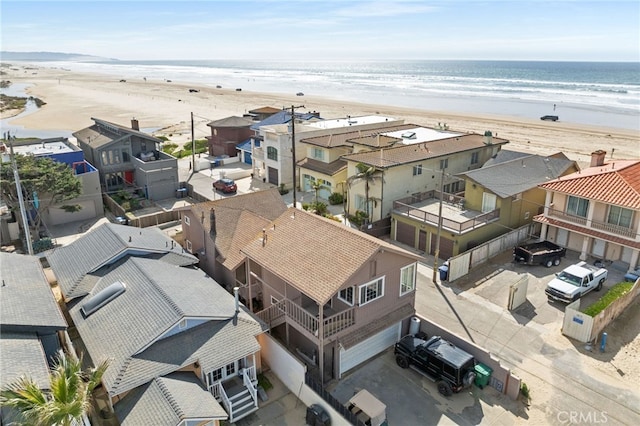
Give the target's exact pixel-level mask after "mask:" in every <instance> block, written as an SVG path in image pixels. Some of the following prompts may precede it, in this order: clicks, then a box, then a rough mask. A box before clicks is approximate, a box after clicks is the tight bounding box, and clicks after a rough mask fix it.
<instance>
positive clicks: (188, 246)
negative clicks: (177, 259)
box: [185, 240, 193, 253]
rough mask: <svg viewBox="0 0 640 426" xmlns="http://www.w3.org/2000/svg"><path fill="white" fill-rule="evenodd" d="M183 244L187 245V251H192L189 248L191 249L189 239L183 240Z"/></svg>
mask: <svg viewBox="0 0 640 426" xmlns="http://www.w3.org/2000/svg"><path fill="white" fill-rule="evenodd" d="M185 245H186V246H187V251H188V252H189V253H192V251H191V250H192V249H193V247H192V246H191V241H189V240H185Z"/></svg>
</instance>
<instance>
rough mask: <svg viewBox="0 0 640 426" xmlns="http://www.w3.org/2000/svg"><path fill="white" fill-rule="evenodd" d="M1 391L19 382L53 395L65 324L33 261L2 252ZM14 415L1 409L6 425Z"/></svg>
mask: <svg viewBox="0 0 640 426" xmlns="http://www.w3.org/2000/svg"><path fill="white" fill-rule="evenodd" d="M0 275H1V276H2V277H1V279H2V285H0V387H2V388H3V389H4V388H5V386H7V385H8V384H10V383H13V382H15V380H17V379H18V378H19V377H20V376H22V375H27V376H29V377H31V378H32V379H33V380H34V381H35V382H36V383H37V384H38V387H39V388H40V389H41V390H49V386H50V385H49V368H50V362H51V360H52V358H53V357H54V356H55V354H56V352H57V351H58V350H59V349H60V348H62V347H63V345H64V341H65V334H66V330H67V322H66V321H65V319H64V316H63V315H62V312H61V311H60V308H59V307H58V304H57V302H56V299H55V297H54V295H53V292H52V291H51V287H50V285H49V283H48V282H47V279H46V277H45V274H44V272H43V270H42V264H41V263H40V259H39V258H38V257H35V256H28V255H21V254H13V253H4V252H0ZM13 415H14V413H12V412H10V411H8V410H7V409H2V412H1V414H0V418H1V420H2V424H9V422H10V420H11V419H12V417H13Z"/></svg>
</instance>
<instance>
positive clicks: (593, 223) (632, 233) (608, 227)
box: [548, 209, 636, 238]
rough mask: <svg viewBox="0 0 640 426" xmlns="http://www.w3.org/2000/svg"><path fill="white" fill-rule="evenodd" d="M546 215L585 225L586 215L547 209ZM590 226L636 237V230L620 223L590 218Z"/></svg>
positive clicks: (611, 232) (624, 235) (628, 236)
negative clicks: (615, 223)
mask: <svg viewBox="0 0 640 426" xmlns="http://www.w3.org/2000/svg"><path fill="white" fill-rule="evenodd" d="M548 216H549V217H554V218H556V219H560V220H563V221H565V222H572V223H577V224H579V225H582V226H587V218H586V217H582V216H574V215H570V214H567V213H565V212H563V211H561V210H556V209H549V213H548ZM591 228H592V229H597V230H599V231H604V232H607V233H609V234H616V235H621V236H623V237H627V238H635V237H636V232H635V231H634V230H633V229H632V228H628V227H625V226H620V225H614V224H611V223H607V222H599V221H595V220H592V221H591Z"/></svg>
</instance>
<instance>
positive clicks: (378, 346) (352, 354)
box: [340, 322, 402, 377]
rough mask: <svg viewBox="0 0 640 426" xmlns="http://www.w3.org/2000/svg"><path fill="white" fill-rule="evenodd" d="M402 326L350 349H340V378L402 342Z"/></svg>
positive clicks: (398, 325)
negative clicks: (399, 341)
mask: <svg viewBox="0 0 640 426" xmlns="http://www.w3.org/2000/svg"><path fill="white" fill-rule="evenodd" d="M401 325H402V323H401V322H399V323H397V324H396V325H394V326H392V327H389V328H387V329H385V330H382V331H381V332H380V333H378V334H376V335H374V336H371V337H369V338H368V339H366V340H363V341H362V342H360V343H358V344H357V345H355V346H353V347H352V348H350V349H346V350H345V349H340V377H342V375H343V374H344V373H346V372H347V371H349V370H350V369H352V368H353V367H355V366H357V365H359V364H360V363H363V362H364V361H366V360H368V359H369V358H371V357H373V356H375V355H377V354H379V353H380V352H382V351H384V350H385V349H387V348H389V347H391V346H393V345H394V344H395V343H396V342H397V341H398V340H400V327H401Z"/></svg>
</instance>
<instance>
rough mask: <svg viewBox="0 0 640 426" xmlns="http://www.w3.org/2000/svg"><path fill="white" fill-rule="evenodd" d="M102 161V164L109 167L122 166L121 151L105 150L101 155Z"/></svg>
mask: <svg viewBox="0 0 640 426" xmlns="http://www.w3.org/2000/svg"><path fill="white" fill-rule="evenodd" d="M127 154H128V153H127ZM100 159H101V160H102V164H103V165H104V166H109V165H112V164H120V163H121V159H120V150H119V149H108V150H104V151H102V152H101V153H100Z"/></svg>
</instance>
